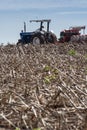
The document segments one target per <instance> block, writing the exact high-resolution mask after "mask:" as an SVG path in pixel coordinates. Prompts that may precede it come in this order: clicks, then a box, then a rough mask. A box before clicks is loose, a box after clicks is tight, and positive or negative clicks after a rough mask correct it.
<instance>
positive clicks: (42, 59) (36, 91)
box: [0, 43, 87, 130]
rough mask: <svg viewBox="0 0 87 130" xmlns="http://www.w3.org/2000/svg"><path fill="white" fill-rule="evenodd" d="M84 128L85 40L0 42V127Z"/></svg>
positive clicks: (34, 129)
mask: <svg viewBox="0 0 87 130" xmlns="http://www.w3.org/2000/svg"><path fill="white" fill-rule="evenodd" d="M5 128H6V129H8V130H87V43H72V44H69V43H63V44H59V45H53V44H47V45H25V46H16V45H11V44H8V45H5V46H4V45H1V46H0V130H5Z"/></svg>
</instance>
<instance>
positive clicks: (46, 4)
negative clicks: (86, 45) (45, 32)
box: [0, 0, 87, 10]
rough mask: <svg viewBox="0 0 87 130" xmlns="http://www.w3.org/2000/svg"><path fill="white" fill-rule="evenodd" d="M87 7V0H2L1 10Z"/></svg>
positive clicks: (0, 2) (0, 3) (0, 0)
mask: <svg viewBox="0 0 87 130" xmlns="http://www.w3.org/2000/svg"><path fill="white" fill-rule="evenodd" d="M64 7H65V8H68V7H87V0H44V1H42V0H0V10H27V9H40V10H41V9H51V8H64Z"/></svg>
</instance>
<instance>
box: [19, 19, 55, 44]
mask: <svg viewBox="0 0 87 130" xmlns="http://www.w3.org/2000/svg"><path fill="white" fill-rule="evenodd" d="M30 22H39V23H40V27H39V29H37V30H36V31H33V32H26V23H25V22H24V30H22V31H21V33H20V39H19V40H18V42H17V45H19V44H22V45H24V44H29V43H32V44H44V43H56V42H57V37H56V35H55V34H54V33H53V32H51V31H49V24H50V22H51V20H50V19H44V20H30ZM44 23H47V24H46V29H44V26H43V24H44Z"/></svg>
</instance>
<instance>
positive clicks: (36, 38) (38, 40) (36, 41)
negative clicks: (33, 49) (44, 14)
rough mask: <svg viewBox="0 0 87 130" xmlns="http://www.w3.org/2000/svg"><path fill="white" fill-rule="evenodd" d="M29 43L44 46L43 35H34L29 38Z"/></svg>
mask: <svg viewBox="0 0 87 130" xmlns="http://www.w3.org/2000/svg"><path fill="white" fill-rule="evenodd" d="M31 43H32V44H44V43H45V38H44V36H43V35H34V36H33V37H32V38H31Z"/></svg>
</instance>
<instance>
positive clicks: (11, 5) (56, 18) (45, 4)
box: [0, 0, 87, 43]
mask: <svg viewBox="0 0 87 130" xmlns="http://www.w3.org/2000/svg"><path fill="white" fill-rule="evenodd" d="M31 19H51V20H52V21H51V24H50V30H53V31H54V32H55V34H56V35H57V37H59V32H60V31H61V30H63V29H68V28H69V27H70V26H77V25H78V26H82V25H86V26H87V0H0V43H7V42H10V43H16V42H17V40H18V39H19V38H20V36H19V33H20V31H21V30H22V29H23V22H24V21H25V22H26V24H27V31H34V30H35V29H36V28H38V24H36V23H29V20H31ZM86 32H87V27H86Z"/></svg>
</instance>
